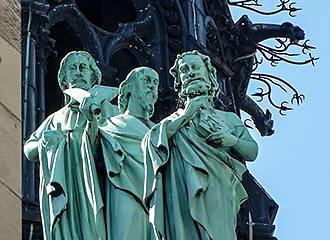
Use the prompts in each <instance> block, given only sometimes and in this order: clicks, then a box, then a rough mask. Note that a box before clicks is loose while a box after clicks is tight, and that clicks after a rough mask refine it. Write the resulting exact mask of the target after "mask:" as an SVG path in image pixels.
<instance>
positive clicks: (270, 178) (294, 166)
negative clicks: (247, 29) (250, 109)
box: [232, 0, 330, 240]
mask: <svg viewBox="0 0 330 240" xmlns="http://www.w3.org/2000/svg"><path fill="white" fill-rule="evenodd" d="M260 2H261V3H264V5H265V8H264V9H266V10H267V9H271V6H275V5H276V3H277V1H266V0H260ZM296 2H297V5H296V6H297V7H301V8H303V10H302V11H300V12H297V16H296V17H294V18H291V17H289V16H288V14H287V13H282V14H279V15H275V16H262V15H255V14H252V13H251V12H249V11H245V10H240V9H237V8H234V7H232V13H233V15H234V18H235V19H237V18H238V17H239V16H241V15H242V14H248V16H249V17H250V19H251V20H252V21H253V22H254V23H261V22H263V23H276V24H277V23H278V24H280V23H282V22H285V21H290V22H292V23H293V24H295V25H298V26H300V27H301V28H303V29H304V30H305V33H306V38H307V39H310V40H311V42H310V44H312V45H314V46H316V47H317V49H316V50H314V51H313V55H315V56H317V57H320V60H318V61H317V64H316V66H315V67H313V66H312V65H305V66H295V65H290V64H285V63H281V64H279V66H277V67H276V68H273V67H271V66H270V64H268V63H263V66H262V67H261V68H260V69H259V71H260V72H265V73H272V74H275V75H278V76H280V77H282V78H284V79H287V80H289V82H290V83H291V84H292V85H294V86H295V87H296V88H297V89H298V90H299V91H300V92H301V93H303V94H304V95H305V97H306V99H305V100H304V102H303V103H302V104H301V105H299V106H296V105H294V106H293V107H294V110H293V111H289V112H288V113H287V114H286V116H284V117H283V116H281V115H280V114H279V113H278V112H277V111H276V109H274V108H272V107H271V106H270V105H269V104H267V102H266V101H265V103H263V104H261V105H262V106H263V108H264V109H265V108H269V109H270V110H271V111H272V113H273V119H274V121H275V124H274V129H275V133H274V135H273V136H271V137H260V136H259V134H258V132H257V131H256V130H252V131H251V133H252V135H253V136H254V138H255V139H256V140H257V142H258V144H259V156H258V158H257V160H256V161H255V162H253V163H251V164H249V165H248V166H249V169H250V171H251V172H252V173H253V175H254V176H255V177H256V178H257V179H258V180H259V182H260V183H261V184H262V185H263V186H264V187H265V189H266V190H267V191H268V192H269V194H270V195H271V196H272V197H273V198H274V199H275V201H276V202H277V203H278V204H279V205H280V209H279V212H278V214H277V218H276V227H277V229H276V232H275V235H276V236H277V237H278V238H279V239H280V240H295V239H299V240H311V239H313V240H314V239H315V240H318V239H325V238H326V237H327V236H328V235H329V234H328V229H329V227H328V224H329V218H328V216H330V210H329V199H330V186H329V184H330V181H329V180H330V177H329V175H330V174H329V170H330V156H329V154H330V153H329V152H330V151H329V150H330V141H329V137H330V130H329V124H330V121H329V117H330V115H329V106H328V104H327V103H329V98H327V96H329V90H330V83H329V80H330V77H329V71H330V57H329V53H330V41H329V38H330V8H329V6H328V5H326V1H312V0H297V1H296ZM316 2H318V3H316ZM321 3H323V4H324V5H321ZM258 86H259V85H258V84H256V83H254V82H251V84H250V86H249V92H250V93H253V92H254V91H255V89H256V88H257V87H258ZM274 99H278V101H280V100H282V99H283V100H290V95H287V96H286V98H285V96H284V98H283V95H279V94H275V95H274Z"/></svg>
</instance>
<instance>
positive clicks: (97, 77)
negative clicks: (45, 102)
mask: <svg viewBox="0 0 330 240" xmlns="http://www.w3.org/2000/svg"><path fill="white" fill-rule="evenodd" d="M75 55H82V56H84V57H85V58H86V59H87V60H88V62H89V67H90V69H91V70H92V72H93V74H92V85H95V84H100V83H101V80H102V73H101V71H100V69H99V68H98V66H97V65H96V62H95V60H94V58H93V57H92V55H90V54H89V53H88V52H86V51H72V52H69V53H68V54H67V55H66V56H65V57H64V58H63V59H62V61H61V64H60V69H59V70H58V74H57V80H58V85H59V86H60V88H61V89H62V91H64V90H65V89H67V88H68V86H67V82H66V77H65V72H66V67H67V66H66V65H67V62H68V60H69V59H70V58H71V57H73V56H75Z"/></svg>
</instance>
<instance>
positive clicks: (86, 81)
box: [65, 55, 93, 90]
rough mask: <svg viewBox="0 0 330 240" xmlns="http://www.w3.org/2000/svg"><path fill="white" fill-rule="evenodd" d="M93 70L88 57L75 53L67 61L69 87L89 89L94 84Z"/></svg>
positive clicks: (66, 75) (66, 74)
mask: <svg viewBox="0 0 330 240" xmlns="http://www.w3.org/2000/svg"><path fill="white" fill-rule="evenodd" d="M92 75H93V71H92V69H91V68H90V66H89V62H88V59H87V58H86V57H84V56H82V55H73V56H71V57H70V58H69V59H68V60H67V62H66V73H65V77H66V82H67V87H68V88H82V89H84V90H89V89H91V88H92V86H93V81H92Z"/></svg>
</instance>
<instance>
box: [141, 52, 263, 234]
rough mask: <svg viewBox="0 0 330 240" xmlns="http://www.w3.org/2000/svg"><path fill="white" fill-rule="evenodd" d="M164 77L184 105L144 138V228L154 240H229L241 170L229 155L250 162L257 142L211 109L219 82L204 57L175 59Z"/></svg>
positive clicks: (227, 115)
mask: <svg viewBox="0 0 330 240" xmlns="http://www.w3.org/2000/svg"><path fill="white" fill-rule="evenodd" d="M170 73H171V75H172V76H173V77H174V79H175V82H174V87H175V89H176V90H177V91H178V94H179V98H180V99H181V100H182V101H183V102H184V105H185V107H184V109H178V110H177V111H176V112H174V113H173V114H172V115H171V116H169V117H167V118H165V119H164V120H163V121H161V123H159V124H157V125H155V126H154V127H153V128H152V129H151V131H149V132H148V133H147V134H146V136H145V138H144V140H143V145H142V146H143V150H144V154H145V167H146V182H145V196H144V198H145V202H146V206H147V207H148V209H149V216H150V218H149V219H150V222H152V224H153V226H154V229H155V232H156V234H157V237H158V239H167V240H192V239H194V240H197V239H198V240H206V239H207V240H211V239H212V240H235V239H236V234H235V227H236V214H237V213H238V211H239V209H240V204H241V203H242V202H243V201H245V200H246V199H247V194H246V192H245V190H244V188H243V186H242V183H241V178H242V174H243V173H244V171H245V170H246V168H245V166H244V165H243V164H242V163H240V162H239V161H238V160H237V159H235V158H233V157H232V156H231V155H230V154H229V153H230V152H235V155H239V156H240V157H241V158H243V159H244V160H246V161H253V160H255V158H256V156H257V151H258V147H257V144H256V142H255V141H254V140H253V139H252V137H251V136H250V134H249V132H248V130H247V129H246V128H245V127H244V125H243V124H242V122H241V121H240V119H239V118H238V117H237V116H236V115H235V114H234V113H231V112H223V111H219V110H216V109H215V108H214V107H213V97H214V95H215V93H216V91H217V89H218V83H217V80H216V70H215V68H214V67H213V66H212V65H211V63H210V59H209V57H208V56H205V55H202V54H200V53H198V52H197V51H192V52H186V53H183V54H181V55H178V57H177V59H176V61H175V65H174V66H173V67H172V68H171V70H170Z"/></svg>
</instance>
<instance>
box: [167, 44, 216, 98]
mask: <svg viewBox="0 0 330 240" xmlns="http://www.w3.org/2000/svg"><path fill="white" fill-rule="evenodd" d="M170 74H171V75H172V76H173V77H174V89H175V91H177V92H178V93H179V97H180V98H181V99H182V100H186V99H187V98H188V97H189V98H194V97H196V96H200V95H209V96H214V95H215V93H216V91H217V90H218V87H219V84H218V82H217V76H216V69H215V68H214V67H213V66H212V64H211V60H210V58H209V57H208V56H206V55H203V54H201V53H199V52H198V51H196V50H194V51H190V52H185V53H182V54H179V55H178V56H177V58H176V60H175V63H174V66H173V67H172V68H171V69H170Z"/></svg>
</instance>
